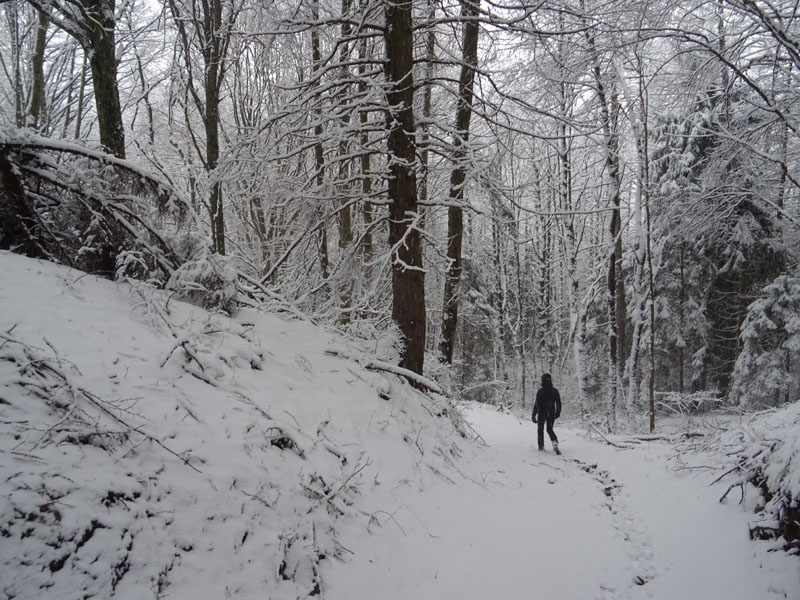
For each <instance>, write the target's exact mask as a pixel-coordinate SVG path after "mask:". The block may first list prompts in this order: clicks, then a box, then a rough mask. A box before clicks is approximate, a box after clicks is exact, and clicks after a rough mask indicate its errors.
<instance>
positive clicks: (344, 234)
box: [338, 0, 355, 325]
mask: <svg viewBox="0 0 800 600" xmlns="http://www.w3.org/2000/svg"><path fill="white" fill-rule="evenodd" d="M350 8H351V0H342V30H341V40H340V42H339V43H340V46H339V63H340V64H341V65H342V67H341V69H342V75H341V80H342V81H347V80H348V79H349V76H350V73H349V68H348V66H347V59H348V55H349V52H350V42H349V41H348V38H349V37H350V33H351V27H350V23H349V21H348V19H350V18H351V17H352V15H351V14H350V12H351V11H350ZM349 87H350V86H349V84H348V85H342V86H341V89H340V91H339V93H340V95H341V97H342V102H345V101H346V98H347V94H348V90H349ZM349 120H350V115H349V114H348V113H345V114H344V116H342V119H341V123H342V129H345V130H346V129H347V124H348V122H349ZM349 150H350V142H349V140H348V138H347V137H342V139H341V140H340V141H339V161H340V162H339V180H340V181H342V182H344V183H342V184H341V185H343V186H344V187H345V188H349V187H350V186H351V185H352V184H351V183H350V178H349V177H348V174H349V171H350V167H351V162H352V161H351V160H350V159H345V157H346V156H347V154H348V153H349ZM344 191H345V193H344V194H342V196H341V200H340V203H339V212H338V222H339V262H340V264H341V261H343V260H346V258H345V257H346V254H347V249H348V248H349V247H350V244H352V242H353V219H352V211H351V209H350V197H349V196H350V194H348V193H346V190H344ZM345 266H347V265H345ZM354 281H355V279H354V277H351V276H350V273H344V276H343V277H342V278H341V280H340V283H339V286H338V288H339V308H340V310H341V313H340V316H339V321H340V323H342V324H345V325H346V324H347V323H349V322H350V318H351V314H350V308H351V307H352V304H353V284H354Z"/></svg>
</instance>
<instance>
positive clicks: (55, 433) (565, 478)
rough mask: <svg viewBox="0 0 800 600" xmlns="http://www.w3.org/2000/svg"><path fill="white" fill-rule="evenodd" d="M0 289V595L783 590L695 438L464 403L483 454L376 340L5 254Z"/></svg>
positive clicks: (786, 572) (465, 597)
mask: <svg viewBox="0 0 800 600" xmlns="http://www.w3.org/2000/svg"><path fill="white" fill-rule="evenodd" d="M0 281H1V282H3V284H4V285H0V337H2V340H0V498H3V501H2V502H0V598H37V599H43V600H44V599H49V598H52V599H54V600H55V599H61V598H83V597H94V598H112V597H113V598H118V599H125V600H128V599H130V600H139V599H141V598H169V599H170V600H183V599H186V600H189V599H194V598H209V599H213V600H216V599H217V598H236V599H237V600H248V599H251V598H252V599H256V598H258V599H261V598H265V597H266V598H269V599H270V600H295V599H297V598H310V597H320V598H322V599H323V600H361V599H373V598H374V599H380V600H403V599H413V600H450V599H459V600H484V599H488V598H497V599H506V598H514V599H517V598H519V599H524V598H547V599H548V600H595V599H596V600H625V599H631V600H639V599H652V600H676V599H681V600H694V599H697V600H716V599H720V600H773V599H781V598H783V599H791V600H797V598H800V564H799V563H798V558H797V556H793V557H792V556H788V555H787V554H785V553H784V552H781V551H776V552H769V549H770V548H774V547H775V545H776V544H775V542H766V541H757V542H754V541H751V540H750V539H749V537H748V531H749V529H748V524H749V522H750V521H751V520H753V519H754V518H755V517H754V514H753V509H754V508H755V506H756V502H757V497H756V495H755V494H754V493H753V491H752V490H748V493H747V495H746V496H745V498H744V502H743V503H742V504H741V505H740V504H739V502H738V501H739V490H738V489H735V490H733V491H732V492H731V493H730V494H728V497H727V499H726V502H725V503H724V504H720V503H719V502H718V500H719V498H720V497H721V496H722V495H723V494H724V493H725V491H726V489H727V487H728V486H729V485H730V484H731V483H732V482H731V481H729V479H730V478H728V479H723V480H722V481H721V482H719V483H716V484H714V485H709V484H710V483H711V482H713V481H714V480H715V479H717V478H718V477H719V476H720V475H721V474H722V473H724V472H725V470H727V469H729V468H730V462H731V459H730V458H728V457H724V460H723V459H717V458H714V457H711V456H708V455H703V454H701V453H700V452H699V450H698V448H699V445H696V446H691V445H689V444H688V443H682V444H681V445H680V446H678V445H672V444H668V443H666V442H661V441H651V442H641V443H639V444H636V445H635V447H634V448H632V449H627V450H622V449H619V448H614V447H611V446H609V445H607V444H605V443H604V442H602V441H600V440H596V439H594V440H593V439H588V438H587V437H585V436H584V434H583V433H582V432H580V431H579V430H577V429H570V428H569V427H568V424H562V422H559V423H558V425H557V427H556V431H557V432H558V433H559V436H560V438H561V447H562V449H563V451H564V456H562V457H557V456H555V455H554V454H553V453H552V452H551V451H550V450H548V451H546V452H540V451H538V450H537V449H536V448H535V436H536V430H535V427H534V425H533V424H532V423H530V422H528V421H525V420H520V419H518V418H517V417H515V416H513V415H509V414H505V413H500V412H497V411H495V410H494V409H493V408H492V407H488V406H485V405H467V406H464V407H463V413H464V417H465V418H466V419H467V420H468V421H469V422H470V423H471V425H472V426H473V427H474V428H475V430H476V431H477V432H478V433H479V434H480V437H481V438H482V439H483V440H485V442H486V445H481V444H479V443H478V442H476V441H474V440H468V439H464V437H463V436H462V435H461V434H460V432H459V431H458V430H457V429H456V428H455V427H454V426H453V422H452V421H451V420H450V419H449V418H448V416H447V415H449V414H450V413H451V411H452V410H454V407H453V406H451V405H449V404H448V402H447V400H446V399H445V398H443V397H442V396H438V395H437V394H427V393H426V394H423V393H420V392H419V391H417V390H415V389H414V388H412V387H411V386H409V385H408V384H407V383H406V381H405V380H404V379H403V378H400V377H397V376H396V375H394V374H387V373H386V372H384V371H375V370H374V369H370V368H368V365H375V364H384V363H383V362H380V363H379V362H376V359H379V360H380V361H389V362H390V361H392V360H393V358H392V355H391V352H392V351H393V350H392V348H393V346H392V345H391V344H389V343H387V344H380V345H378V346H376V345H374V344H372V345H369V346H366V345H364V344H362V343H361V342H359V341H357V340H354V339H347V338H343V337H341V336H340V335H339V334H337V333H336V332H334V331H330V330H325V329H323V328H320V327H317V326H315V325H313V324H311V323H308V322H306V321H302V320H297V319H293V318H289V319H283V318H279V317H278V316H276V315H273V314H268V313H264V312H260V311H255V310H251V309H241V310H240V311H239V312H238V313H237V315H236V316H235V317H227V316H225V315H221V314H211V313H208V312H206V311H204V310H202V309H200V308H198V307H196V306H192V305H189V304H186V303H184V302H181V301H180V300H179V299H177V298H173V297H172V296H171V295H168V294H162V293H161V292H158V291H157V290H153V289H151V288H149V287H147V286H143V285H133V284H128V283H114V282H109V281H105V280H102V279H99V278H96V277H94V276H92V275H87V274H85V273H81V272H79V271H74V270H71V269H67V268H64V267H58V266H56V265H54V264H52V263H48V262H45V261H38V260H31V259H27V258H24V257H20V256H16V255H12V254H9V253H5V252H0ZM384 346H385V347H384ZM564 400H565V403H568V402H569V398H564ZM782 418H784V419H788V418H789V417H787V416H784V417H782ZM792 423H794V421H792ZM771 435H772V434H771ZM775 435H777V434H775ZM781 435H783V437H784V438H788V437H790V436H788V435H786V434H785V432H784V434H781ZM629 445H630V444H629ZM795 446H796V445H795ZM791 447H792V446H791V445H789V447H788V449H789V450H791ZM548 448H549V443H548Z"/></svg>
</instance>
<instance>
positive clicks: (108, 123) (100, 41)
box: [86, 0, 125, 158]
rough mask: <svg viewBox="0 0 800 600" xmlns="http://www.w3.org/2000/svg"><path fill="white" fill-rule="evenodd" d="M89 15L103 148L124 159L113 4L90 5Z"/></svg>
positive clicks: (123, 130)
mask: <svg viewBox="0 0 800 600" xmlns="http://www.w3.org/2000/svg"><path fill="white" fill-rule="evenodd" d="M89 15H90V18H89V19H87V28H88V29H87V32H86V34H87V36H88V39H89V45H90V47H89V48H86V50H87V52H88V53H89V66H90V68H91V70H92V82H93V86H94V101H95V106H96V108H97V125H98V129H99V132H100V144H101V145H102V146H103V148H105V150H106V151H107V152H109V153H110V154H113V155H114V156H116V157H118V158H125V129H124V127H123V125H122V108H121V106H120V102H119V88H118V87H117V57H116V51H117V45H116V36H115V32H114V29H115V26H116V20H115V18H114V1H113V0H105V1H102V0H101V1H95V2H90V3H89Z"/></svg>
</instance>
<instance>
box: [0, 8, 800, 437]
mask: <svg viewBox="0 0 800 600" xmlns="http://www.w3.org/2000/svg"><path fill="white" fill-rule="evenodd" d="M0 11H2V18H1V19H0V189H2V191H3V195H4V200H3V202H2V203H0V248H2V249H7V250H12V251H14V252H18V253H21V254H25V255H27V256H30V257H35V258H44V259H47V260H52V261H55V262H59V263H62V264H65V265H68V266H72V267H75V268H78V269H81V270H83V271H86V272H90V273H96V274H102V275H104V276H107V277H110V278H117V279H124V278H133V279H137V280H141V281H143V282H146V283H147V284H149V285H152V286H155V287H163V288H166V289H169V290H174V291H175V293H176V294H180V295H182V296H184V297H188V298H190V299H192V300H194V301H196V302H198V303H200V304H202V305H203V306H206V307H210V308H214V309H216V310H219V311H222V312H231V311H234V310H236V307H238V306H266V307H269V308H270V309H274V310H276V311H289V312H291V313H294V314H300V315H304V317H305V318H308V319H311V320H313V321H314V322H316V323H319V324H323V325H326V326H329V327H333V328H336V329H338V330H341V331H342V332H344V333H346V334H347V335H349V336H353V337H356V338H360V339H363V340H368V341H373V342H374V343H375V344H377V343H379V341H380V340H383V339H385V337H386V336H387V335H389V336H390V337H391V339H392V340H393V341H394V343H395V344H397V347H398V362H399V365H398V368H399V369H402V370H403V372H404V373H408V374H409V376H410V377H411V378H412V380H413V381H415V382H416V383H417V385H422V386H424V385H430V384H432V383H433V382H438V384H439V385H441V386H442V387H443V388H445V389H447V390H449V391H450V393H451V395H452V396H454V397H456V398H460V399H464V400H477V401H480V402H486V403H491V404H497V405H501V404H502V405H507V406H512V407H514V408H521V407H527V406H530V404H531V400H532V396H533V394H535V391H536V387H537V382H538V378H539V376H540V375H541V374H542V373H543V372H551V373H552V374H553V379H554V381H556V384H557V385H558V386H559V388H560V389H561V393H562V396H563V397H564V398H565V412H566V411H571V414H572V415H573V416H576V417H579V418H581V419H583V420H585V421H587V422H588V423H591V424H593V425H595V426H596V427H598V428H600V429H602V430H604V431H610V432H614V431H618V430H640V431H644V430H648V429H649V430H651V431H652V430H653V428H654V419H656V418H657V414H661V413H663V414H671V413H674V412H678V413H684V412H686V411H704V410H708V409H710V408H717V407H725V408H736V409H741V410H747V411H751V410H757V409H761V408H767V407H774V406H779V405H782V404H784V403H786V402H790V401H795V400H796V399H797V398H798V393H800V272H798V259H799V258H800V243H798V242H799V241H800V238H799V236H798V234H800V205H799V204H798V202H799V200H800V175H799V174H798V173H800V171H799V170H798V169H799V167H800V14H798V11H800V6H799V5H798V3H797V2H788V1H785V0H774V1H766V0H689V1H686V0H684V1H680V2H678V1H677V0H615V1H613V2H612V1H611V0H542V1H529V0H519V1H518V0H505V1H503V2H500V1H493V0H492V1H490V0H459V1H457V0H417V1H416V2H412V1H410V0H408V1H403V0H398V1H391V0H260V1H253V0H163V1H160V2H143V1H141V0H119V1H118V0H2V1H0ZM3 285H4V286H5V285H12V283H11V282H3ZM414 374H416V375H418V376H419V377H418V378H416V379H414Z"/></svg>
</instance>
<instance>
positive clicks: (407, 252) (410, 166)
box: [384, 0, 426, 375]
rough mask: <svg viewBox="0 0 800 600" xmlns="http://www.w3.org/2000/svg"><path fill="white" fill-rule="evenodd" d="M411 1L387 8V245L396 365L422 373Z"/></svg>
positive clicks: (422, 296) (422, 292) (422, 308)
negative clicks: (398, 345)
mask: <svg viewBox="0 0 800 600" xmlns="http://www.w3.org/2000/svg"><path fill="white" fill-rule="evenodd" d="M411 12H412V2H411V1H410V0H408V1H401V2H398V3H394V2H391V1H390V2H387V4H386V7H385V18H386V28H385V33H384V35H385V42H386V66H385V68H386V81H387V92H386V97H387V100H388V103H389V108H388V111H387V126H388V129H389V135H388V139H387V150H388V154H389V181H388V184H387V192H388V199H389V203H390V206H389V220H390V222H389V244H390V246H391V248H392V254H393V256H392V318H393V319H394V321H395V323H396V324H397V326H398V328H399V329H400V333H401V334H402V336H403V341H404V342H405V352H404V353H403V357H402V359H401V361H400V366H401V367H403V368H406V369H409V370H410V371H413V372H415V373H418V374H420V375H421V374H422V372H423V365H424V360H425V327H426V322H425V319H426V315H425V272H424V271H423V268H422V244H421V236H420V233H419V230H418V229H417V227H416V221H417V219H418V217H419V215H418V214H417V210H418V205H417V181H416V174H415V161H416V144H415V141H414V77H413V66H414V60H413V59H414V56H413V36H412V27H411Z"/></svg>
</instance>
